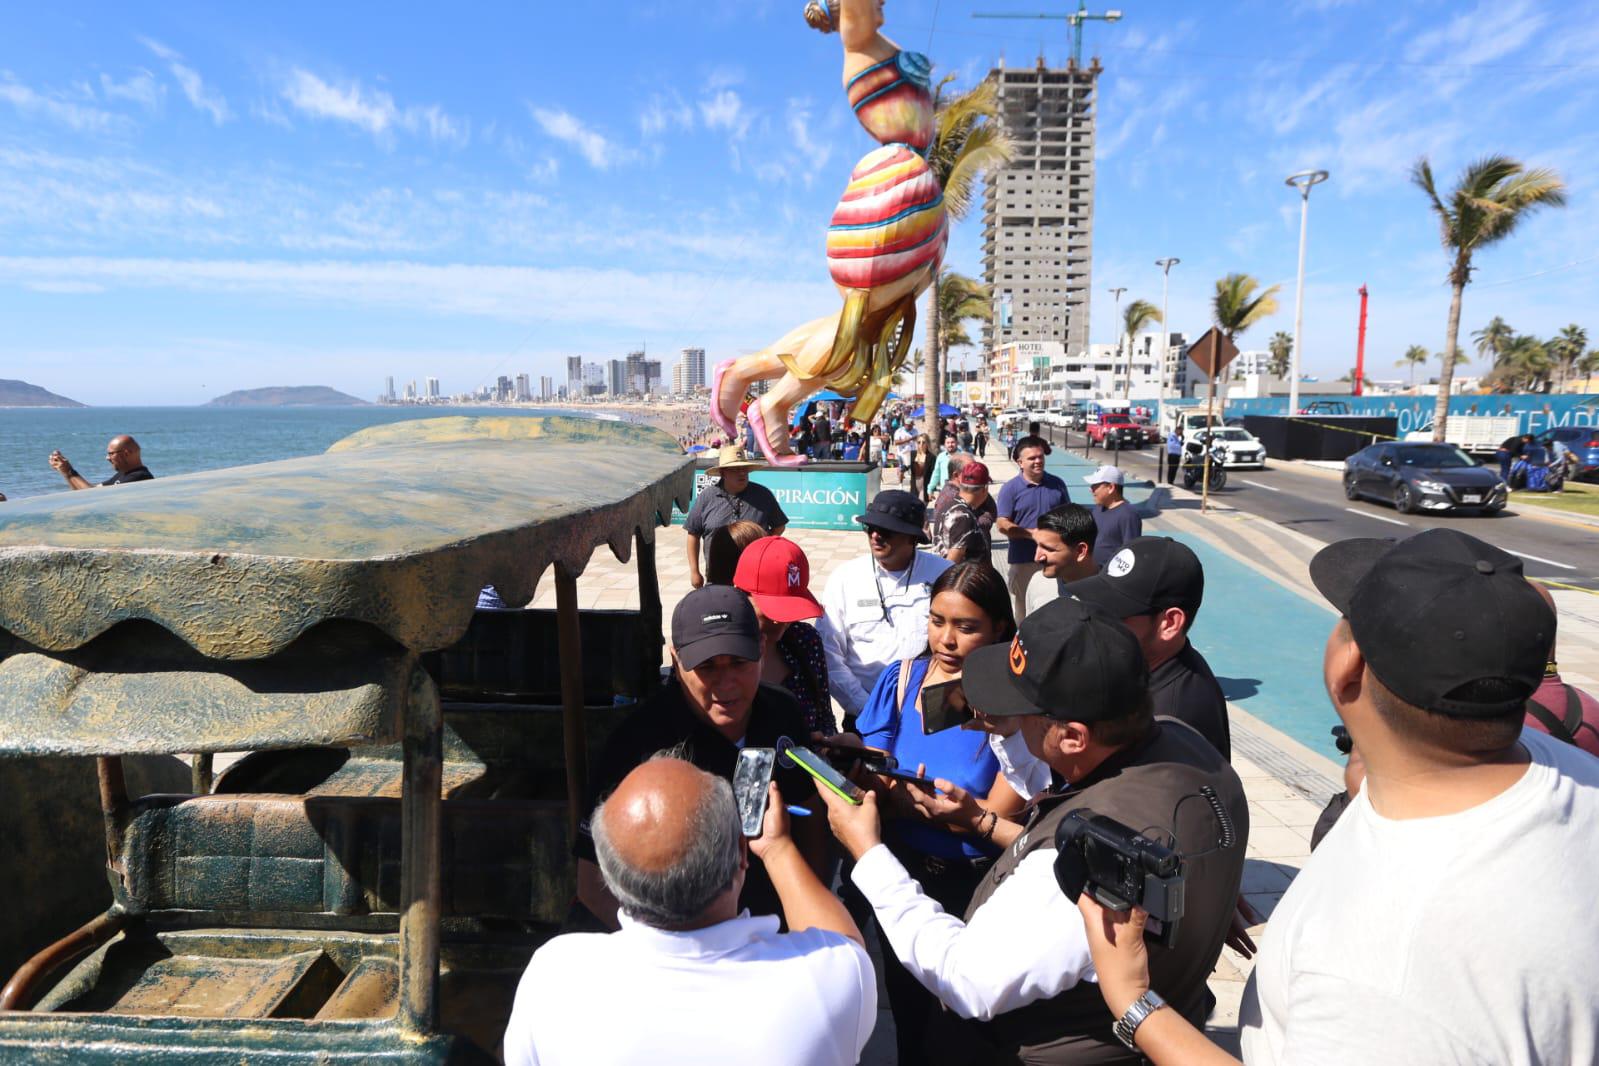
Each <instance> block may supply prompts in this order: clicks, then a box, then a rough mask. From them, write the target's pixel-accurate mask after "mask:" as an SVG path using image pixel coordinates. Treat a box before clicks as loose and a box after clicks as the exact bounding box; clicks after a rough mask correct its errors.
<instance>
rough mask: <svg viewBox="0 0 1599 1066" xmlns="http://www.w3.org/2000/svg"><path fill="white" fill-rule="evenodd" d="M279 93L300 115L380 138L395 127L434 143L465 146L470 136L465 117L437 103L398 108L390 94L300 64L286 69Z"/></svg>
mask: <svg viewBox="0 0 1599 1066" xmlns="http://www.w3.org/2000/svg"><path fill="white" fill-rule="evenodd" d="M279 92H280V94H281V95H282V97H283V99H284V100H285V101H287V102H288V104H289V105H290V106H291V107H293V108H294V109H295V110H297V111H299V112H300V113H301V114H303V115H307V116H309V117H310V118H315V119H322V120H325V121H330V122H345V123H348V124H350V125H352V126H355V127H356V128H358V129H362V130H365V131H366V132H367V133H369V134H371V135H372V136H373V137H376V138H378V139H379V140H382V139H384V138H385V137H388V136H390V135H392V133H393V132H394V131H395V130H404V131H405V132H407V133H415V134H425V135H426V136H427V137H428V138H429V139H430V140H432V141H434V142H436V143H437V142H442V143H446V144H454V145H464V144H465V143H466V142H467V141H468V140H469V139H470V136H471V134H470V130H469V129H468V127H467V124H466V122H465V121H464V120H461V119H457V118H454V117H452V116H450V115H449V114H448V113H446V112H445V111H444V109H443V108H441V107H439V106H438V105H436V104H428V105H426V106H412V107H406V108H401V107H399V106H397V105H396V104H395V102H394V97H393V96H392V95H390V94H389V93H386V92H384V91H383V90H381V89H367V88H366V87H364V86H363V85H361V83H360V82H357V81H349V82H346V83H344V84H342V85H335V84H333V83H332V82H329V81H324V80H323V79H322V78H320V77H318V76H317V75H315V74H313V73H311V72H310V71H309V70H304V69H301V68H299V67H296V68H295V69H294V70H291V71H290V72H289V75H288V77H287V78H286V79H285V80H284V82H283V85H282V87H281V88H280V90H279Z"/></svg>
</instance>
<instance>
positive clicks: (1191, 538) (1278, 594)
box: [533, 447, 1342, 1066]
mask: <svg viewBox="0 0 1599 1066" xmlns="http://www.w3.org/2000/svg"><path fill="white" fill-rule="evenodd" d="M1112 455H1113V453H1103V452H1098V451H1096V452H1095V453H1094V457H1093V458H1091V459H1084V458H1083V457H1082V456H1080V455H1068V454H1066V453H1064V452H1063V451H1061V450H1060V449H1059V448H1057V449H1056V451H1055V452H1054V453H1053V454H1052V455H1051V456H1050V459H1049V463H1048V468H1049V470H1050V471H1051V472H1052V473H1054V474H1056V475H1057V476H1059V477H1061V478H1062V479H1063V480H1064V481H1065V482H1066V483H1067V486H1068V489H1069V490H1070V492H1071V496H1072V499H1074V500H1076V501H1077V502H1081V503H1087V502H1088V492H1087V486H1086V485H1085V484H1084V482H1083V476H1084V475H1085V474H1087V473H1088V472H1089V471H1091V470H1093V469H1094V468H1095V467H1097V466H1098V465H1099V464H1100V461H1102V459H1108V458H1110V457H1112ZM985 462H986V463H987V465H988V468H989V471H990V472H991V474H992V475H993V477H994V479H995V481H996V484H995V486H994V491H995V492H996V493H997V492H998V488H999V484H1002V483H1003V482H1005V481H1007V480H1009V479H1010V478H1012V477H1014V476H1016V473H1017V470H1016V466H1015V464H1014V463H1012V462H1011V461H1010V460H1009V459H1008V458H1006V457H1005V456H1004V454H1003V451H1002V449H999V448H997V447H991V448H990V449H989V455H988V457H987V458H986V459H985ZM1134 476H1136V475H1134ZM884 487H886V488H892V487H894V486H893V485H892V484H889V485H885V486H884ZM1179 491H1180V490H1179ZM1160 492H1161V493H1164V492H1165V490H1160ZM1129 498H1131V499H1133V500H1134V501H1135V502H1136V503H1137V506H1138V507H1139V509H1140V511H1141V512H1143V513H1144V514H1145V516H1146V519H1145V520H1146V525H1145V529H1146V532H1149V533H1153V534H1160V535H1166V536H1175V537H1177V538H1179V539H1181V540H1183V541H1185V542H1186V543H1189V544H1190V545H1191V546H1194V547H1195V550H1196V551H1198V552H1200V554H1201V558H1202V559H1203V560H1204V561H1205V564H1206V567H1207V570H1209V569H1210V568H1211V567H1213V566H1220V565H1222V564H1223V563H1225V565H1226V566H1228V567H1234V566H1237V565H1238V564H1237V563H1236V562H1235V561H1234V560H1233V559H1232V558H1230V557H1225V556H1223V555H1222V554H1219V553H1221V552H1223V551H1225V549H1222V548H1220V547H1219V546H1218V545H1217V544H1215V543H1213V542H1212V539H1211V538H1212V537H1213V531H1212V530H1210V529H1208V528H1207V525H1208V524H1211V523H1215V522H1217V521H1218V520H1219V519H1217V518H1215V517H1212V518H1207V519H1204V520H1202V521H1201V520H1195V519H1193V518H1188V520H1187V521H1186V522H1184V523H1174V522H1171V521H1170V520H1169V518H1168V514H1167V511H1166V510H1165V508H1167V507H1169V505H1170V496H1169V494H1166V495H1165V496H1162V495H1159V494H1157V493H1156V492H1155V491H1154V489H1153V486H1149V485H1147V483H1146V484H1142V485H1140V484H1134V485H1133V486H1131V487H1130V490H1129ZM1185 517H1186V516H1185ZM791 538H792V539H793V540H794V541H796V542H797V543H799V544H800V545H801V546H802V547H803V548H804V549H805V553H806V555H807V557H808V558H809V560H810V564H811V584H812V587H813V588H815V589H818V590H819V589H820V588H822V587H823V586H824V585H825V584H826V583H827V579H828V577H829V575H831V573H832V572H833V570H834V568H835V567H837V566H838V565H839V564H840V563H842V562H844V561H845V560H848V559H852V558H855V557H857V556H859V555H860V554H862V553H863V552H865V551H866V541H865V537H864V535H863V534H861V533H859V532H857V531H853V530H825V531H821V530H795V531H793V532H792V533H791ZM996 539H1001V538H996ZM686 550H687V549H686V541H685V538H684V535H683V531H682V527H681V526H672V527H670V528H667V529H662V530H659V531H658V532H657V551H656V564H657V571H658V573H659V576H660V584H661V599H662V605H663V619H664V622H665V624H667V625H669V624H670V619H671V613H672V609H673V608H674V607H675V606H676V605H677V602H678V601H679V600H680V599H681V598H682V597H683V595H684V594H685V593H686V592H688V590H689V583H688V557H687V554H686ZM1004 554H1005V553H1004V549H1003V542H1001V543H1000V544H999V545H997V546H996V551H995V553H994V558H995V562H996V565H997V566H999V567H1000V568H1002V569H1003V567H1004V565H1005V563H1004ZM1240 572H1241V573H1242V574H1243V576H1242V577H1239V576H1237V575H1231V577H1230V580H1229V581H1228V582H1227V585H1228V586H1230V588H1231V591H1230V593H1229V595H1230V596H1236V597H1238V598H1239V599H1240V600H1241V601H1243V602H1248V601H1250V600H1251V599H1255V600H1258V601H1259V602H1262V603H1268V602H1269V603H1272V604H1275V605H1276V608H1275V609H1277V610H1278V611H1281V610H1283V609H1284V604H1285V603H1288V602H1292V603H1293V604H1294V606H1295V607H1301V606H1302V607H1303V608H1306V609H1309V608H1310V607H1311V605H1310V604H1309V603H1308V602H1307V601H1306V598H1305V594H1304V592H1303V589H1302V588H1293V587H1291V586H1285V585H1284V584H1282V583H1281V582H1280V581H1279V580H1278V579H1277V578H1276V577H1274V576H1272V575H1270V574H1268V573H1267V572H1265V571H1263V570H1258V569H1255V568H1248V569H1243V568H1240ZM1217 587H1218V586H1212V589H1215V588H1217ZM1285 589H1287V591H1285ZM578 595H579V604H580V606H581V607H584V608H614V609H624V608H636V607H637V606H638V583H637V577H636V574H635V571H634V568H633V567H632V565H630V564H628V565H624V564H622V563H619V562H618V561H617V560H616V559H615V558H613V557H612V556H611V554H610V552H608V551H605V550H603V549H602V550H599V551H596V552H595V553H594V556H593V557H592V559H591V560H590V563H589V567H588V569H587V570H586V571H585V572H584V574H583V575H582V577H581V578H580V579H579V580H578ZM1214 595H1216V592H1215V591H1210V592H1207V606H1206V610H1205V611H1202V612H1201V616H1200V624H1201V625H1205V626H1206V628H1205V629H1200V628H1197V627H1196V630H1195V633H1194V636H1195V645H1196V647H1198V648H1200V650H1201V651H1202V652H1204V653H1205V654H1206V655H1207V656H1209V655H1212V654H1213V653H1214V650H1215V649H1214V648H1213V647H1212V646H1210V645H1207V643H1206V640H1207V639H1212V638H1211V630H1212V629H1214V630H1215V631H1216V635H1215V637H1214V638H1213V642H1220V640H1221V636H1220V634H1221V633H1222V631H1224V630H1225V629H1227V628H1228V626H1230V625H1231V624H1232V623H1231V622H1227V621H1226V620H1225V619H1223V618H1222V617H1221V615H1222V612H1221V611H1220V610H1213V608H1212V605H1211V597H1212V596H1214ZM1285 596H1286V597H1288V600H1286V601H1285V600H1282V597H1285ZM554 602H555V592H554V586H553V583H547V586H546V587H541V588H540V591H539V595H538V597H537V598H536V599H535V600H534V602H533V606H536V607H553V606H554ZM1322 612H1323V614H1324V615H1325V609H1324V608H1323V609H1322ZM1268 613H1269V610H1268ZM1213 616H1214V617H1215V618H1216V619H1217V621H1216V622H1212V621H1211V618H1212V617H1213ZM1325 618H1326V624H1327V625H1330V624H1331V621H1332V619H1331V616H1330V615H1325ZM1224 622H1225V624H1222V623H1224ZM1250 629H1251V631H1258V632H1260V633H1261V634H1262V635H1263V636H1270V637H1271V638H1272V640H1273V641H1274V642H1282V643H1271V644H1262V645H1260V646H1257V647H1254V648H1253V649H1252V650H1251V649H1248V648H1244V649H1240V650H1239V652H1238V654H1240V655H1243V656H1249V655H1253V656H1254V657H1255V658H1256V659H1257V660H1261V661H1264V660H1265V659H1267V658H1270V657H1272V656H1276V657H1278V658H1279V659H1281V658H1283V657H1285V656H1287V657H1288V658H1290V659H1295V658H1302V659H1303V660H1304V661H1306V662H1308V661H1310V660H1311V659H1314V662H1315V664H1316V672H1315V673H1314V674H1312V675H1309V676H1310V677H1312V678H1313V679H1314V681H1315V684H1316V685H1318V686H1319V679H1320V673H1319V666H1320V660H1321V643H1320V640H1321V639H1322V638H1324V637H1325V635H1326V630H1325V628H1323V629H1321V631H1320V634H1319V636H1317V635H1313V634H1312V636H1313V637H1314V639H1313V640H1312V641H1311V642H1312V643H1313V644H1314V646H1313V647H1306V648H1304V649H1296V651H1297V654H1296V655H1291V656H1289V655H1288V649H1287V648H1286V647H1285V646H1283V645H1284V644H1285V643H1286V642H1287V641H1290V640H1300V641H1301V642H1304V641H1305V640H1307V639H1310V637H1307V636H1306V631H1305V628H1304V625H1303V624H1302V623H1301V624H1296V625H1295V626H1293V627H1290V629H1291V632H1290V631H1289V630H1285V629H1284V628H1283V627H1280V626H1277V625H1276V624H1275V623H1273V622H1269V621H1268V620H1267V619H1266V618H1263V617H1257V618H1256V619H1254V620H1253V621H1252V622H1251V623H1250ZM1229 654H1232V653H1229ZM1215 661H1216V660H1213V663H1214V662H1215ZM1226 661H1229V662H1230V661H1231V659H1228V660H1226ZM1242 661H1243V662H1246V663H1247V662H1249V661H1250V660H1249V659H1247V658H1245V659H1243V660H1242ZM1225 672H1226V671H1223V670H1220V669H1218V673H1225ZM1234 673H1236V674H1237V675H1238V678H1237V679H1238V680H1243V681H1248V682H1251V684H1249V685H1245V686H1242V687H1241V688H1236V689H1234V690H1233V691H1230V692H1229V700H1230V702H1229V707H1230V709H1231V712H1232V713H1231V716H1232V732H1233V745H1234V753H1233V766H1234V768H1235V769H1236V770H1237V771H1238V773H1239V776H1240V777H1241V778H1242V779H1243V783H1244V790H1245V793H1246V795H1247V796H1248V799H1249V815H1250V834H1249V840H1248V844H1247V852H1246V855H1247V859H1246V863H1245V870H1244V885H1243V891H1244V895H1245V897H1246V898H1247V899H1249V901H1250V902H1251V903H1253V904H1254V905H1255V906H1256V908H1257V909H1258V910H1259V911H1260V912H1261V913H1262V914H1263V915H1265V916H1266V917H1268V918H1269V917H1270V915H1271V912H1272V910H1273V909H1274V908H1275V906H1276V904H1277V901H1278V900H1280V899H1281V898H1282V895H1283V892H1284V891H1285V890H1286V889H1287V887H1288V885H1289V884H1290V883H1291V882H1292V880H1293V878H1294V876H1295V875H1297V873H1298V872H1299V870H1300V868H1301V867H1302V866H1303V865H1304V862H1305V860H1306V858H1307V857H1308V856H1309V853H1310V827H1311V826H1312V825H1314V823H1315V820H1316V816H1317V815H1318V814H1319V813H1320V811H1321V808H1322V806H1323V805H1324V804H1325V802H1326V800H1327V798H1328V797H1329V796H1331V795H1332V794H1333V793H1334V792H1335V791H1338V790H1340V789H1341V788H1342V785H1341V784H1339V783H1338V782H1339V777H1340V775H1341V773H1342V768H1341V766H1340V765H1339V764H1337V763H1335V762H1333V761H1332V760H1331V759H1330V758H1328V756H1327V752H1318V751H1315V750H1312V748H1311V747H1310V746H1309V745H1307V744H1305V743H1301V742H1300V741H1298V740H1295V739H1294V738H1292V737H1290V736H1288V735H1287V734H1285V733H1284V732H1282V731H1280V730H1279V729H1277V728H1275V727H1274V726H1272V725H1270V724H1268V722H1266V721H1265V720H1263V718H1262V717H1261V716H1259V715H1256V714H1253V713H1251V712H1250V710H1248V709H1246V707H1245V706H1243V705H1242V704H1247V703H1252V702H1255V701H1256V700H1257V699H1258V698H1259V697H1260V696H1261V695H1262V694H1270V695H1272V696H1275V695H1276V692H1275V689H1276V688H1277V687H1279V686H1281V685H1283V684H1284V683H1285V682H1284V681H1282V680H1281V679H1278V678H1277V675H1276V674H1271V675H1269V676H1268V672H1267V671H1264V670H1249V669H1242V668H1239V669H1236V670H1235V671H1234ZM1257 674H1259V675H1261V676H1260V677H1259V678H1257V677H1256V675H1257ZM1229 678H1230V679H1231V675H1229ZM1245 689H1248V690H1250V695H1249V697H1247V698H1244V699H1241V700H1237V701H1234V700H1233V697H1234V695H1235V693H1236V692H1242V691H1244V690H1245ZM1305 691H1306V690H1304V689H1303V688H1296V690H1295V691H1294V692H1293V694H1292V696H1291V697H1290V698H1291V699H1292V700H1293V701H1302V700H1304V699H1306V698H1307V697H1306V696H1305ZM1277 702H1281V701H1275V700H1268V701H1266V704H1265V705H1266V706H1267V708H1268V710H1269V709H1270V707H1271V706H1275V705H1276V703H1277ZM1314 705H1315V707H1317V708H1323V709H1324V708H1326V702H1325V698H1324V697H1321V696H1320V695H1319V689H1318V690H1317V693H1316V700H1315V702H1314ZM1324 713H1325V716H1326V718H1327V724H1328V725H1330V724H1331V720H1332V712H1331V710H1330V709H1328V710H1325V711H1324ZM1328 750H1329V751H1330V748H1329V749H1328ZM1264 931H1265V929H1264V927H1257V928H1256V929H1255V930H1254V934H1255V935H1256V937H1257V939H1258V938H1259V936H1260V935H1262V933H1263V932H1264ZM869 939H873V938H869ZM874 942H875V941H874ZM1251 967H1252V963H1251V962H1250V961H1249V960H1246V959H1244V958H1242V957H1240V956H1238V955H1236V954H1235V953H1233V952H1232V951H1231V950H1224V952H1223V955H1222V958H1221V960H1220V961H1219V963H1218V964H1217V967H1216V971H1215V973H1214V974H1213V975H1212V978H1211V988H1212V991H1213V992H1214V993H1215V995H1216V1000H1217V1006H1216V1010H1215V1012H1214V1014H1213V1015H1212V1018H1211V1021H1210V1027H1211V1032H1212V1036H1213V1037H1214V1038H1215V1039H1216V1041H1217V1042H1218V1043H1221V1044H1223V1045H1224V1046H1227V1047H1234V1048H1235V1047H1236V1028H1237V1020H1238V1004H1239V1001H1240V1000H1241V999H1242V996H1243V989H1244V982H1245V981H1246V979H1247V978H1248V976H1249V971H1250V969H1251ZM881 1003H882V1016H881V1018H880V1020H879V1025H878V1028H877V1031H876V1033H875V1034H874V1035H873V1038H872V1042H871V1044H870V1045H869V1047H868V1054H867V1056H866V1058H865V1059H864V1060H863V1061H864V1062H867V1063H871V1064H884V1066H886V1064H888V1063H892V1062H893V1061H894V1039H893V1022H892V1018H891V1016H890V1015H889V1013H888V1003H887V999H886V997H881Z"/></svg>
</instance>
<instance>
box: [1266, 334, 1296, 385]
mask: <svg viewBox="0 0 1599 1066" xmlns="http://www.w3.org/2000/svg"><path fill="white" fill-rule="evenodd" d="M1266 347H1267V349H1269V350H1270V351H1271V365H1270V366H1268V367H1267V369H1268V370H1270V371H1271V373H1272V376H1273V377H1279V378H1285V377H1287V376H1288V367H1289V365H1290V363H1291V362H1292V361H1293V354H1294V338H1293V335H1292V334H1290V333H1284V332H1283V331H1282V330H1278V331H1277V332H1276V333H1273V334H1272V335H1271V340H1270V341H1269V342H1267V344H1266Z"/></svg>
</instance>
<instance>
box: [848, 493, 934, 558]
mask: <svg viewBox="0 0 1599 1066" xmlns="http://www.w3.org/2000/svg"><path fill="white" fill-rule="evenodd" d="M926 520H927V504H925V503H923V502H922V501H921V500H919V499H917V498H916V497H915V496H913V495H911V494H910V493H908V492H906V491H904V490H903V489H884V490H883V491H882V492H879V493H878V494H877V495H876V496H873V497H872V502H871V503H869V504H867V505H866V513H865V514H858V515H856V516H855V521H857V522H859V523H860V524H861V525H863V526H865V527H866V528H867V529H886V530H888V531H889V532H890V533H907V534H909V535H911V536H913V537H915V538H916V539H917V540H918V541H919V542H920V543H922V544H926V543H927V541H928V536H927V532H926V530H924V529H923V528H922V525H923V523H925V522H926Z"/></svg>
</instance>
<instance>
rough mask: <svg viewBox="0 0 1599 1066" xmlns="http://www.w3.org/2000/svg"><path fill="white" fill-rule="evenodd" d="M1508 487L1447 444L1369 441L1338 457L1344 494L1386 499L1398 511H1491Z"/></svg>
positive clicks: (1501, 502)
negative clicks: (1380, 442) (1342, 456)
mask: <svg viewBox="0 0 1599 1066" xmlns="http://www.w3.org/2000/svg"><path fill="white" fill-rule="evenodd" d="M1508 492H1509V489H1508V488H1507V487H1506V485H1505V483H1504V482H1503V481H1500V480H1499V472H1498V471H1497V470H1490V469H1489V468H1488V467H1485V466H1478V465H1477V463H1476V461H1475V460H1474V459H1472V458H1471V456H1469V455H1467V454H1466V453H1465V452H1463V451H1461V450H1460V449H1459V448H1457V447H1455V446H1454V445H1453V444H1373V445H1372V446H1371V447H1369V448H1362V449H1361V450H1360V451H1358V452H1356V453H1355V454H1354V455H1351V456H1350V457H1349V458H1348V459H1345V460H1344V495H1345V496H1348V497H1349V498H1350V499H1351V500H1358V499H1360V498H1361V497H1362V496H1367V497H1370V498H1372V499H1375V500H1381V501H1382V502H1384V503H1391V504H1393V505H1394V507H1395V508H1396V509H1398V510H1399V511H1400V512H1402V513H1404V514H1416V513H1417V512H1418V511H1453V510H1457V509H1467V510H1473V511H1478V510H1480V511H1485V512H1488V513H1493V512H1495V511H1498V510H1501V509H1502V508H1503V507H1504V506H1505V500H1506V498H1507V495H1508Z"/></svg>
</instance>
